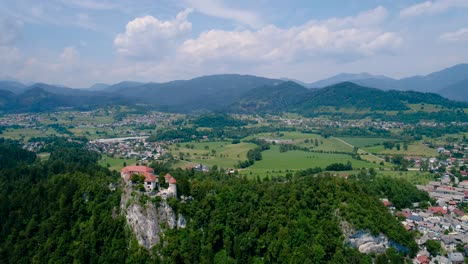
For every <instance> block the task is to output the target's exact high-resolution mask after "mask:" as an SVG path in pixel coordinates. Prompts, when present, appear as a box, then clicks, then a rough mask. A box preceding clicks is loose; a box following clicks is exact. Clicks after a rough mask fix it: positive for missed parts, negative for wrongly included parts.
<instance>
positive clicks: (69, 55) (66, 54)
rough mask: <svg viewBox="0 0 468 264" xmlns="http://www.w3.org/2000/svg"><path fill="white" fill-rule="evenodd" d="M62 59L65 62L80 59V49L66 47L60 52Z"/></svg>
mask: <svg viewBox="0 0 468 264" xmlns="http://www.w3.org/2000/svg"><path fill="white" fill-rule="evenodd" d="M60 59H61V60H62V61H63V62H65V63H72V62H75V61H76V60H77V59H78V51H77V50H76V48H75V47H65V48H64V49H63V51H62V53H61V54H60Z"/></svg>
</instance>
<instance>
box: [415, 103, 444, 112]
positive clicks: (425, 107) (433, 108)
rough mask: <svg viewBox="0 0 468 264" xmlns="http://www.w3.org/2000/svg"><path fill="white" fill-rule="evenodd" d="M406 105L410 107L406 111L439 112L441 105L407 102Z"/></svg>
mask: <svg viewBox="0 0 468 264" xmlns="http://www.w3.org/2000/svg"><path fill="white" fill-rule="evenodd" d="M407 105H408V107H409V108H410V109H409V110H407V111H406V112H407V113H415V112H420V111H422V112H429V113H433V112H439V111H440V110H441V107H439V106H438V105H433V104H424V103H422V104H407Z"/></svg>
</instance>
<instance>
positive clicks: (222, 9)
mask: <svg viewBox="0 0 468 264" xmlns="http://www.w3.org/2000/svg"><path fill="white" fill-rule="evenodd" d="M185 2H186V3H187V4H189V5H190V6H191V7H192V8H194V9H195V10H196V11H198V12H200V13H203V14H205V15H208V16H213V17H219V18H224V19H230V20H234V21H236V22H237V23H240V24H242V25H248V26H251V27H253V28H256V27H259V26H260V25H261V24H262V23H261V21H260V19H259V17H258V16H257V15H256V14H255V13H253V12H249V11H244V10H239V9H235V8H230V7H227V6H226V5H225V4H223V2H222V1H220V0H186V1H185Z"/></svg>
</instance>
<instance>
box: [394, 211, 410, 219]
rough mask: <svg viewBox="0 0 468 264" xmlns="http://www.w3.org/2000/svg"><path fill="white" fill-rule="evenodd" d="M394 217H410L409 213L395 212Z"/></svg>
mask: <svg viewBox="0 0 468 264" xmlns="http://www.w3.org/2000/svg"><path fill="white" fill-rule="evenodd" d="M395 215H396V216H399V215H402V216H404V217H405V218H409V217H410V213H409V212H396V213H395Z"/></svg>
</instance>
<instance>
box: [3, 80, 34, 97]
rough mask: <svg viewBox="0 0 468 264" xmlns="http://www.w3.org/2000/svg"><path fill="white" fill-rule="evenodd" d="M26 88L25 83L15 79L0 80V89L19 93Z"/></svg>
mask: <svg viewBox="0 0 468 264" xmlns="http://www.w3.org/2000/svg"><path fill="white" fill-rule="evenodd" d="M26 88H27V86H26V85H24V84H22V83H19V82H15V81H0V90H6V91H10V92H13V93H16V94H18V93H21V92H23V91H24V90H25V89H26Z"/></svg>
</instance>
